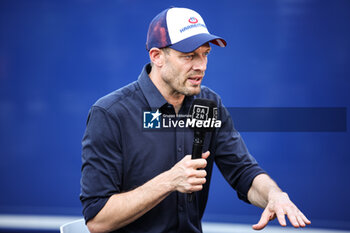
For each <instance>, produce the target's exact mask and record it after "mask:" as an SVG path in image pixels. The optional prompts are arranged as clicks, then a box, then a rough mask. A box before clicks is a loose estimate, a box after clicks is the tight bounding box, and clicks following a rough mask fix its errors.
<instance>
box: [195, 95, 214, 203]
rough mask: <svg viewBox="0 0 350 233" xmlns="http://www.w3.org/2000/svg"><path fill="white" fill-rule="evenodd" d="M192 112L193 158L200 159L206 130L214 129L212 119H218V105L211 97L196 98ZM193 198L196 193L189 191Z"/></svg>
mask: <svg viewBox="0 0 350 233" xmlns="http://www.w3.org/2000/svg"><path fill="white" fill-rule="evenodd" d="M190 114H191V117H192V120H195V121H196V122H195V124H194V127H193V130H194V138H193V147H192V159H198V158H201V157H202V152H203V143H204V139H205V134H206V132H210V131H213V130H214V127H213V125H214V124H212V123H213V122H212V121H215V120H217V105H216V103H215V102H214V101H212V100H209V99H195V100H194V101H193V103H192V106H191V108H190ZM197 121H198V122H197ZM196 191H199V190H196ZM193 199H194V194H193V193H189V194H188V200H189V201H193Z"/></svg>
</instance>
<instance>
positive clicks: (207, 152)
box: [202, 151, 210, 159]
mask: <svg viewBox="0 0 350 233" xmlns="http://www.w3.org/2000/svg"><path fill="white" fill-rule="evenodd" d="M209 155H210V151H206V152H204V153H203V154H202V158H203V159H207V158H208V157H209Z"/></svg>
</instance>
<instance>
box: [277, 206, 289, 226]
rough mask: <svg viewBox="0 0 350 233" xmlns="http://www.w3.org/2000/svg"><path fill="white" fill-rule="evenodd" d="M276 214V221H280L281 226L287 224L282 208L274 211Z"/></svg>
mask: <svg viewBox="0 0 350 233" xmlns="http://www.w3.org/2000/svg"><path fill="white" fill-rule="evenodd" d="M276 216H277V220H278V222H279V223H280V225H281V226H283V227H285V226H287V223H286V218H285V216H284V211H283V210H282V209H279V210H278V211H277V212H276Z"/></svg>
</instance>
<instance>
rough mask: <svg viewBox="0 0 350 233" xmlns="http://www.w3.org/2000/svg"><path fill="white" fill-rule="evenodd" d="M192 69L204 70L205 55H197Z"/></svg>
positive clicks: (205, 66)
mask: <svg viewBox="0 0 350 233" xmlns="http://www.w3.org/2000/svg"><path fill="white" fill-rule="evenodd" d="M193 69H194V70H200V71H205V70H206V69H207V57H197V59H195V61H194V65H193Z"/></svg>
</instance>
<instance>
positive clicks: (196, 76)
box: [161, 43, 211, 96]
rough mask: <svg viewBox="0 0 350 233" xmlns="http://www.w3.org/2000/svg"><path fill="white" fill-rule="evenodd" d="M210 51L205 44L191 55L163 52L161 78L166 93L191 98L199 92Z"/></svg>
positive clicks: (171, 50) (172, 51)
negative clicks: (163, 59) (163, 60)
mask: <svg viewBox="0 0 350 233" xmlns="http://www.w3.org/2000/svg"><path fill="white" fill-rule="evenodd" d="M210 49H211V48H210V46H209V43H207V44H204V45H202V46H201V47H199V48H198V49H196V50H195V51H193V52H191V53H182V52H179V51H176V50H173V49H168V51H166V52H165V62H164V66H163V67H162V71H161V78H162V80H163V81H164V83H165V86H164V87H165V88H167V91H168V93H170V94H182V95H186V96H191V95H196V94H198V93H199V92H200V89H201V83H202V79H203V77H204V73H205V70H206V69H207V62H208V60H207V56H208V54H209V52H210Z"/></svg>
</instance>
